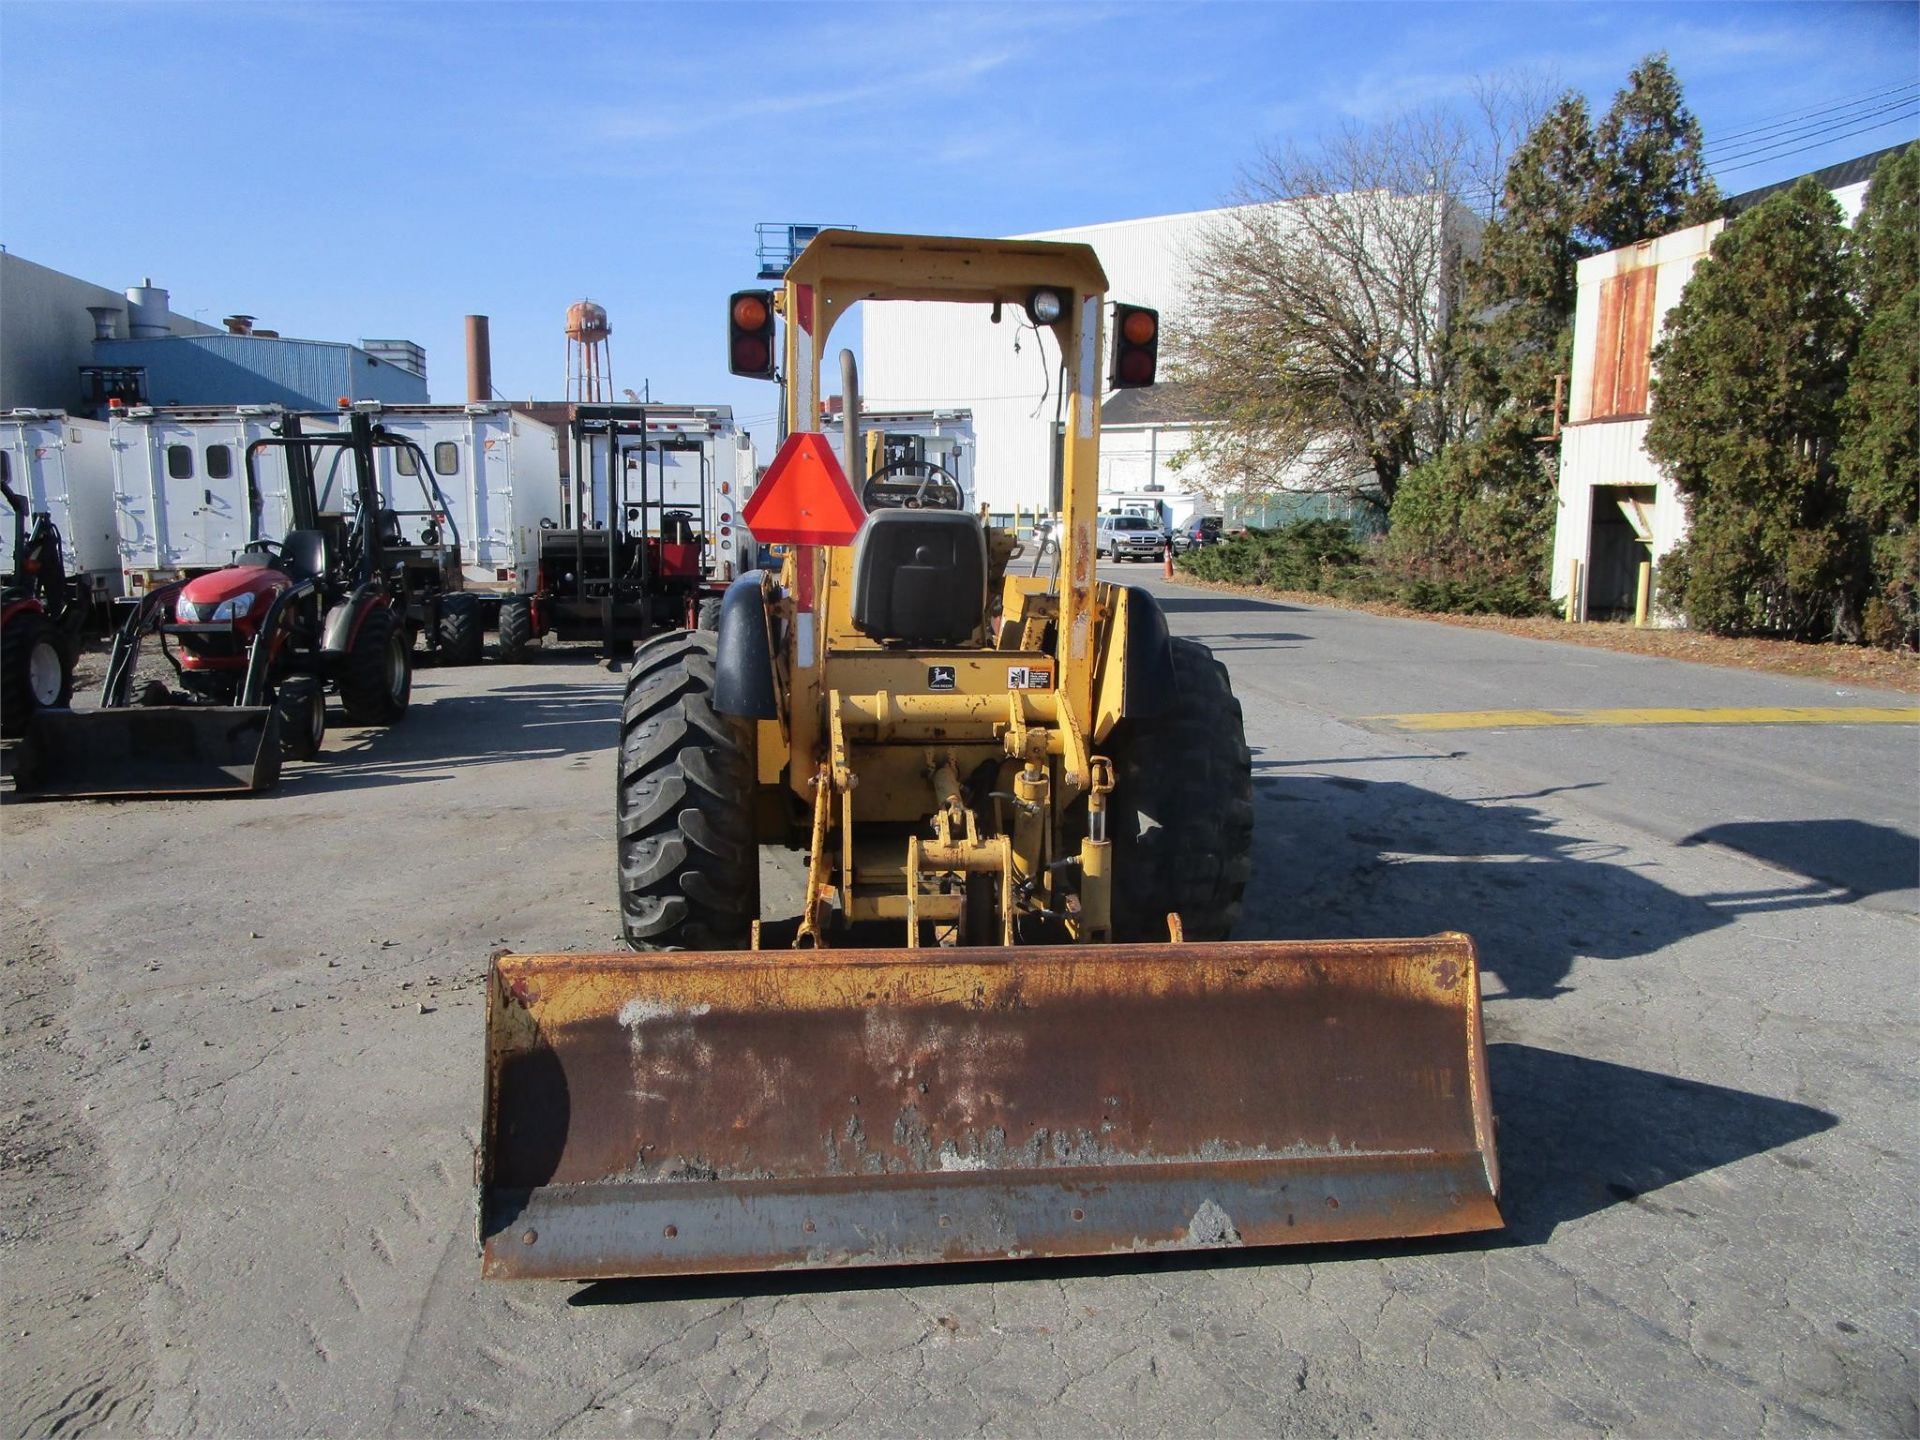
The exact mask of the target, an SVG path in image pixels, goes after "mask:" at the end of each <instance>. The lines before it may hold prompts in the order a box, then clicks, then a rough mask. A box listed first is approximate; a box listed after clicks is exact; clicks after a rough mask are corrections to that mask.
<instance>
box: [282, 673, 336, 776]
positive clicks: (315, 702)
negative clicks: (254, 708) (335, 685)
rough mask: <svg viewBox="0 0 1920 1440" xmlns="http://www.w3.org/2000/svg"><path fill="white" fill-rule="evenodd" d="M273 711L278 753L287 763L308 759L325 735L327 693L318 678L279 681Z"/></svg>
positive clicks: (300, 676) (299, 677) (313, 754)
mask: <svg viewBox="0 0 1920 1440" xmlns="http://www.w3.org/2000/svg"><path fill="white" fill-rule="evenodd" d="M273 708H274V709H275V710H276V711H277V712H278V713H279V716H280V753H281V754H282V755H284V756H285V757H286V758H287V759H289V760H311V759H313V757H314V756H316V755H318V754H319V753H320V746H321V744H322V742H323V741H324V740H325V738H326V733H327V692H326V687H325V686H323V685H322V684H321V683H320V681H319V679H318V677H316V676H313V675H295V676H292V677H291V678H289V679H286V680H283V681H281V682H280V686H279V689H277V690H276V691H275V692H274V696H273Z"/></svg>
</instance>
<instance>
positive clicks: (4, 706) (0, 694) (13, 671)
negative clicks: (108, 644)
mask: <svg viewBox="0 0 1920 1440" xmlns="http://www.w3.org/2000/svg"><path fill="white" fill-rule="evenodd" d="M72 698H73V666H72V665H71V664H70V663H69V662H68V660H67V654H66V647H65V646H64V645H62V643H61V637H60V634H59V632H58V631H56V630H55V629H54V628H53V626H51V625H49V624H48V623H47V617H46V616H45V615H43V614H41V613H40V612H39V611H38V610H23V611H21V612H20V613H19V614H18V615H15V616H14V617H13V619H12V620H10V621H8V622H7V626H6V629H5V631H4V632H0V735H5V736H8V737H9V738H11V737H13V736H18V735H24V734H26V733H27V722H28V721H29V720H31V719H32V718H33V712H34V711H36V710H46V709H51V708H53V707H55V706H59V705H64V704H66V703H67V702H68V701H69V700H71V699H72Z"/></svg>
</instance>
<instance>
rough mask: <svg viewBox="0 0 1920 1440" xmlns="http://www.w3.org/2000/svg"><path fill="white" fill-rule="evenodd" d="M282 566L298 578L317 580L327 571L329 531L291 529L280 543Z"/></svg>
mask: <svg viewBox="0 0 1920 1440" xmlns="http://www.w3.org/2000/svg"><path fill="white" fill-rule="evenodd" d="M280 568H281V569H283V570H285V571H286V572H287V574H289V575H291V576H292V577H293V578H294V579H296V580H317V579H319V578H320V577H321V576H323V575H325V574H326V573H327V532H326V531H324V530H289V531H288V532H287V538H286V539H285V540H283V541H282V542H281V544H280Z"/></svg>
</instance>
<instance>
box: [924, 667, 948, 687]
mask: <svg viewBox="0 0 1920 1440" xmlns="http://www.w3.org/2000/svg"><path fill="white" fill-rule="evenodd" d="M954 683H955V682H954V670H953V666H951V665H929V666H927V689H929V690H951V689H953V688H954Z"/></svg>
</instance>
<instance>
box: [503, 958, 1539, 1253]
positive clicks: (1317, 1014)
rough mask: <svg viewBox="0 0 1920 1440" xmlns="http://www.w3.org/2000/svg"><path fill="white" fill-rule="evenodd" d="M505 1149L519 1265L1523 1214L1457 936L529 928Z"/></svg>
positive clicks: (1123, 1240) (509, 1028)
mask: <svg viewBox="0 0 1920 1440" xmlns="http://www.w3.org/2000/svg"><path fill="white" fill-rule="evenodd" d="M479 1181H480V1187H481V1196H480V1238H481V1243H482V1248H483V1251H484V1270H485V1273H486V1274H487V1275H489V1276H493V1277H502V1278H548V1279H601V1278H609V1277H614V1276H633V1275H681V1274H694V1273H703V1272H716V1271H736V1270H773V1269H781V1268H786V1267H796V1266H838V1265H892V1264H917V1263H922V1262H932V1261H951V1260H994V1259H1006V1258H1013V1257H1026V1256H1056V1255H1107V1254H1118V1253H1128V1252H1134V1251H1148V1250H1186V1249H1204V1248H1209V1247H1216V1246H1235V1245H1280V1244H1300V1243H1306V1242H1318V1241H1327V1240H1357V1239H1367V1238H1382V1237H1388V1236H1418V1235H1438V1234H1447V1233H1451V1232H1457V1231H1467V1230H1483V1229H1490V1228H1494V1227H1497V1226H1499V1225H1500V1223H1501V1219H1500V1213H1499V1209H1498V1204H1497V1196H1498V1191H1499V1179H1498V1169H1497V1167H1496V1164H1495V1160H1494V1148H1493V1123H1492V1117H1491V1109H1490V1105H1489V1100H1488V1094H1487V1078H1486V1054H1485V1049H1484V1046H1483V1043H1482V1040H1481V1033H1480V995H1479V973H1478V970H1477V967H1476V962H1475V959H1474V952H1473V944H1472V942H1471V941H1470V940H1468V939H1467V938H1466V937H1465V936H1463V935H1442V936H1436V937H1433V938H1430V939H1424V940H1389V941H1349V942H1332V943H1317V942H1313V943H1307V942H1265V943H1252V944H1232V943H1228V944H1210V945H1184V944H1175V945H1155V946H1149V945H1124V946H1103V947H1099V948H1069V947H1048V948H1013V949H1006V950H987V949H982V950H975V951H955V950H938V951H929V950H880V951H872V950H870V951H852V950H840V951H833V950H822V951H780V952H767V951H759V952H730V953H708V954H691V953H677V954H647V955H632V954H622V955H503V956H500V957H498V958H496V960H495V962H494V965H493V973H492V976H491V980H490V984H489V988H488V1002H487V1085H486V1116H485V1122H484V1126H483V1134H482V1137H481V1142H480V1155H479Z"/></svg>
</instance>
